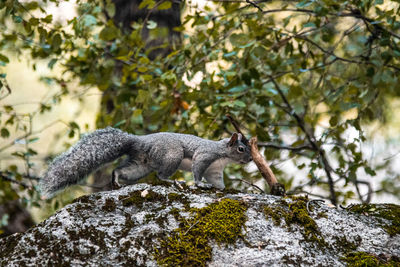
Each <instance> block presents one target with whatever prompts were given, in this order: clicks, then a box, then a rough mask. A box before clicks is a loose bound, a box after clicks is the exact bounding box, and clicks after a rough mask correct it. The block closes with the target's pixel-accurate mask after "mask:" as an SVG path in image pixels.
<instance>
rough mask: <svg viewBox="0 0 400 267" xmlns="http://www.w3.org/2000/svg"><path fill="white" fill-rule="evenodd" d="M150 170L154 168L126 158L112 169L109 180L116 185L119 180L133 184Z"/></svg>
mask: <svg viewBox="0 0 400 267" xmlns="http://www.w3.org/2000/svg"><path fill="white" fill-rule="evenodd" d="M152 171H154V170H153V169H152V168H151V167H150V166H148V165H147V164H144V163H141V162H136V161H130V160H127V161H125V162H123V163H122V164H121V165H120V166H118V167H117V168H116V169H115V170H113V173H112V181H111V182H112V183H113V185H116V186H117V187H118V186H119V182H122V183H123V184H134V183H136V182H137V181H138V180H140V179H141V178H143V177H145V176H147V175H148V174H150V173H151V172H152Z"/></svg>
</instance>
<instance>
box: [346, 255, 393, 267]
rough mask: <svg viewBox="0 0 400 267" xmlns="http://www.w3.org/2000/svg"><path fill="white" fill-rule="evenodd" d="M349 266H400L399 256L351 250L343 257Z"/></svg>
mask: <svg viewBox="0 0 400 267" xmlns="http://www.w3.org/2000/svg"><path fill="white" fill-rule="evenodd" d="M342 260H344V261H345V262H346V263H347V266H348V267H375V266H382V267H392V266H393V267H394V266H400V259H399V258H398V257H394V256H393V257H389V258H382V257H378V256H375V255H373V254H368V253H366V252H351V253H348V254H346V256H345V257H343V258H342Z"/></svg>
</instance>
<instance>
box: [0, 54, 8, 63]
mask: <svg viewBox="0 0 400 267" xmlns="http://www.w3.org/2000/svg"><path fill="white" fill-rule="evenodd" d="M0 61H3V62H4V63H9V62H10V60H9V59H8V57H6V56H5V55H3V54H0Z"/></svg>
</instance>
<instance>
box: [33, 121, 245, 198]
mask: <svg viewBox="0 0 400 267" xmlns="http://www.w3.org/2000/svg"><path fill="white" fill-rule="evenodd" d="M239 146H240V149H241V150H242V151H239V150H238V148H239ZM123 155H127V156H128V157H127V159H126V160H125V161H124V162H122V163H121V165H120V166H118V167H117V168H116V169H115V170H114V171H113V177H114V178H116V179H118V180H119V181H123V182H125V183H134V182H136V181H137V180H139V179H140V178H142V177H145V176H146V175H148V174H149V173H151V172H154V171H155V172H157V176H158V177H159V178H160V179H162V180H166V179H168V178H169V177H170V176H172V175H173V174H174V173H175V172H176V171H177V170H178V169H182V170H186V171H188V170H192V171H193V174H194V180H195V182H196V184H198V185H199V184H200V183H201V179H202V178H203V176H204V178H205V179H206V180H207V182H209V183H211V184H212V185H213V186H214V187H216V188H220V189H223V188H224V187H225V185H224V181H223V175H222V174H223V169H224V167H225V166H226V165H227V164H229V163H232V162H236V163H242V164H243V163H248V162H250V161H251V155H250V148H249V147H247V146H245V145H244V144H243V143H242V142H241V135H240V134H234V135H232V137H231V139H223V140H220V141H211V140H206V139H202V138H200V137H197V136H194V135H188V134H178V133H155V134H149V135H144V136H136V135H132V134H128V133H126V132H123V131H121V130H118V129H114V128H111V127H108V128H106V129H102V130H97V131H95V132H93V133H91V134H88V135H86V136H84V137H83V138H82V139H81V140H80V141H79V142H78V143H77V144H76V145H74V146H73V147H71V148H70V149H69V150H68V151H67V152H65V153H63V154H61V155H60V156H58V157H57V158H56V159H55V160H54V161H53V162H52V163H51V164H50V166H49V169H48V170H47V172H46V173H45V174H44V177H43V179H42V180H41V182H40V188H41V191H42V194H43V195H45V196H47V197H50V196H52V195H53V194H54V193H55V192H57V191H59V190H61V189H63V188H65V187H67V186H69V185H72V184H76V183H78V182H79V181H80V180H82V179H83V178H85V177H86V176H87V175H88V174H90V173H91V172H93V171H94V170H96V169H97V168H99V167H101V166H103V165H104V164H106V163H108V162H111V161H114V160H115V159H117V158H119V157H121V156H123Z"/></svg>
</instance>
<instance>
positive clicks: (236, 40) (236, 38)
mask: <svg viewBox="0 0 400 267" xmlns="http://www.w3.org/2000/svg"><path fill="white" fill-rule="evenodd" d="M229 40H230V41H231V43H232V45H233V46H239V47H240V46H243V45H246V44H247V43H248V41H249V36H248V35H246V34H244V33H239V34H237V33H234V34H232V35H231V36H230V37H229Z"/></svg>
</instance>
